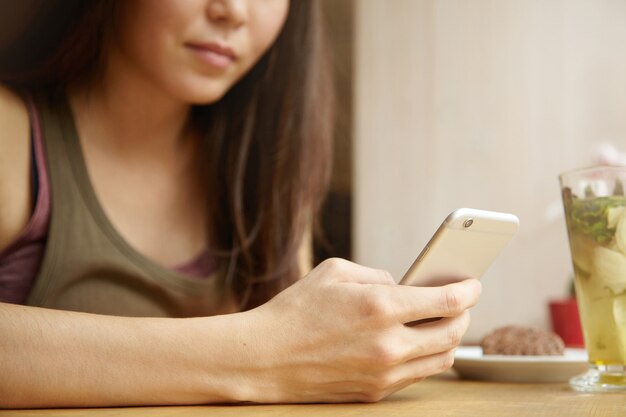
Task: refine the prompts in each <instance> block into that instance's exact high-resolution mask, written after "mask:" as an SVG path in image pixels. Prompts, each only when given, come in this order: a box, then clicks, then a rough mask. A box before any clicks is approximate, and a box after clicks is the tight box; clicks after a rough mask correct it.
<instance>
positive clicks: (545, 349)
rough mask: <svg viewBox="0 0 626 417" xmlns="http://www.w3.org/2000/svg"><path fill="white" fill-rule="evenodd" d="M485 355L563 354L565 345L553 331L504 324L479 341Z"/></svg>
mask: <svg viewBox="0 0 626 417" xmlns="http://www.w3.org/2000/svg"><path fill="white" fill-rule="evenodd" d="M480 346H481V347H482V348H483V354H485V355H563V353H564V352H565V345H564V343H563V340H562V339H561V338H560V337H559V336H558V335H557V334H555V333H552V332H548V331H545V330H541V329H537V328H534V327H524V326H505V327H500V328H498V329H496V330H494V331H493V332H491V333H489V334H488V335H487V336H485V337H484V338H483V340H482V341H481V342H480Z"/></svg>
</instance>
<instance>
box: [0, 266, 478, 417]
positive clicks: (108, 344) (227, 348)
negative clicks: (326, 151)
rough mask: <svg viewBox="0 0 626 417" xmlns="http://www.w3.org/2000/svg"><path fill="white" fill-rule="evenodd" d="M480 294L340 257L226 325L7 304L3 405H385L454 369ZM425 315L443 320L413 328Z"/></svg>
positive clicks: (3, 312) (2, 330) (2, 310)
mask: <svg viewBox="0 0 626 417" xmlns="http://www.w3.org/2000/svg"><path fill="white" fill-rule="evenodd" d="M479 293H480V284H479V283H478V282H477V281H474V280H467V281H463V282H461V283H456V284H451V285H448V286H445V287H436V288H418V287H406V286H399V285H396V284H395V283H394V282H393V280H392V279H391V277H390V276H389V274H388V273H385V272H384V271H380V270H375V269H370V268H366V267H363V266H360V265H356V264H353V263H351V262H348V261H344V260H338V259H333V260H329V261H325V262H323V263H322V264H320V265H319V266H318V267H317V268H315V269H314V270H313V271H312V272H311V273H310V274H308V275H307V276H306V277H305V278H303V279H302V280H300V281H299V282H297V283H296V284H294V285H293V286H291V287H290V288H288V289H287V290H285V291H283V292H282V293H280V294H279V295H277V296H276V297H274V298H273V299H272V300H271V301H269V302H268V303H266V304H264V305H262V306H261V307H258V308H256V309H254V310H250V311H248V312H243V313H236V314H230V315H223V316H214V317H203V318H189V319H163V318H128V317H114V316H102V315H93V314H85V313H76V312H67V311H57V310H47V309H41V308H35V307H25V306H18V305H10V304H0V334H2V335H3V337H2V338H1V339H0V352H2V354H1V355H0V392H2V393H3V395H2V396H1V397H0V407H2V408H27V407H28V408H32V407H86V406H129V405H167V404H203V403H212V402H241V401H251V402H259V403H285V402H292V403H293V402H303V403H304V402H346V401H368V402H369V401H379V400H380V399H382V398H384V397H386V396H388V395H389V394H391V393H393V392H395V391H397V390H399V389H401V388H403V387H405V386H407V385H410V384H412V383H414V382H417V381H419V380H422V379H423V378H425V377H427V376H430V375H433V374H436V373H439V372H442V371H444V370H446V369H448V368H449V367H450V366H451V365H452V361H453V349H454V348H455V347H456V346H457V345H458V344H459V342H460V339H461V336H462V335H463V333H464V332H465V330H466V328H467V325H468V321H469V317H468V314H467V312H466V310H467V309H468V308H469V307H471V306H472V305H474V303H475V302H476V300H477V298H478V296H479ZM313 312H314V313H313ZM427 317H444V319H442V320H439V321H437V322H432V323H427V324H425V325H420V326H417V327H408V326H405V325H404V323H407V322H410V321H414V320H418V319H422V318H427Z"/></svg>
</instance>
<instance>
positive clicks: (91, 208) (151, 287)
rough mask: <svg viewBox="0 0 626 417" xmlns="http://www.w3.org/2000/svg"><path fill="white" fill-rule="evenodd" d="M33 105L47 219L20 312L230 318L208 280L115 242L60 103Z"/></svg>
mask: <svg viewBox="0 0 626 417" xmlns="http://www.w3.org/2000/svg"><path fill="white" fill-rule="evenodd" d="M36 105H37V108H38V109H39V112H40V116H41V127H42V132H43V139H44V143H45V150H46V155H47V160H48V175H49V178H50V191H51V195H52V198H51V203H52V211H51V217H50V227H49V231H48V240H47V243H46V250H45V255H44V258H43V262H42V266H41V269H40V271H39V274H38V276H37V278H36V281H35V285H34V287H33V288H32V290H31V292H30V294H29V297H28V300H27V304H29V305H33V306H40V307H48V308H55V309H62V310H72V311H83V312H91V313H100V314H111V315H121V316H144V317H148V316H150V317H193V316H207V315H214V314H219V313H224V312H231V311H233V303H232V301H231V300H230V298H229V297H225V296H224V295H223V294H224V291H222V289H221V288H219V287H218V280H217V279H216V274H213V275H212V276H210V277H206V278H204V279H198V278H192V277H187V276H185V275H183V274H180V273H178V272H176V271H172V270H169V269H167V268H164V267H162V266H160V265H158V264H157V263H155V262H153V261H151V260H150V259H148V258H146V257H145V256H143V255H142V254H140V253H139V252H137V251H136V250H135V249H133V248H132V247H131V246H130V245H129V244H128V243H127V242H126V241H125V240H124V239H123V238H122V237H121V236H120V234H119V233H118V232H117V231H116V230H115V228H114V227H113V225H112V224H111V223H110V221H109V220H108V218H107V217H106V215H105V213H104V211H103V209H102V207H101V206H100V204H99V202H98V199H97V197H96V195H95V192H94V190H93V187H92V185H91V183H90V180H89V176H88V173H87V169H86V166H85V160H84V158H83V154H82V151H81V147H80V142H79V139H78V135H77V132H76V128H75V125H74V120H73V117H72V113H71V110H70V108H69V106H68V104H67V102H66V100H65V99H64V98H55V99H38V100H36ZM137 215H141V214H140V213H138V214H137ZM164 240H165V241H167V239H166V238H165V239H164ZM227 298H228V301H227V300H226V299H227Z"/></svg>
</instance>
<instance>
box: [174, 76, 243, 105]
mask: <svg viewBox="0 0 626 417" xmlns="http://www.w3.org/2000/svg"><path fill="white" fill-rule="evenodd" d="M231 87H232V85H230V84H225V83H215V82H211V81H206V80H204V81H203V82H195V83H193V84H189V85H185V86H184V88H181V89H178V94H176V96H178V97H179V98H180V99H182V100H183V101H185V102H187V103H189V104H193V105H208V104H213V103H215V102H217V101H219V100H221V98H222V97H224V95H225V94H226V93H227V92H228V90H230V88H231Z"/></svg>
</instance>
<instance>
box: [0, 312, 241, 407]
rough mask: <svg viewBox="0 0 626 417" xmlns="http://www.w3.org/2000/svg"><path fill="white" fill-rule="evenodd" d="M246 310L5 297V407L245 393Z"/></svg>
mask: <svg viewBox="0 0 626 417" xmlns="http://www.w3.org/2000/svg"><path fill="white" fill-rule="evenodd" d="M245 315H246V313H243V314H233V315H226V316H216V317H211V318H197V319H161V318H128V317H114V316H104V315H95V314H85V313H76V312H68V311H58V310H49V309H42V308H35V307H25V306H18V305H12V304H0V334H1V335H2V338H0V352H1V354H0V392H1V393H2V395H0V407H3V408H25V407H68V406H69V407H74V406H122V405H145V404H198V403H210V402H224V401H228V402H231V401H238V400H244V399H246V398H247V397H249V396H250V394H249V392H247V389H249V387H246V384H245V381H243V380H242V379H241V378H240V377H241V376H242V375H243V372H242V369H240V367H241V363H242V360H241V358H239V357H238V355H239V354H240V353H239V352H240V350H239V349H238V348H239V346H238V345H239V342H238V338H239V337H240V336H241V334H245V333H247V332H245V331H244V328H245V326H246V324H247V320H246V318H245V317H244V316H245Z"/></svg>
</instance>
